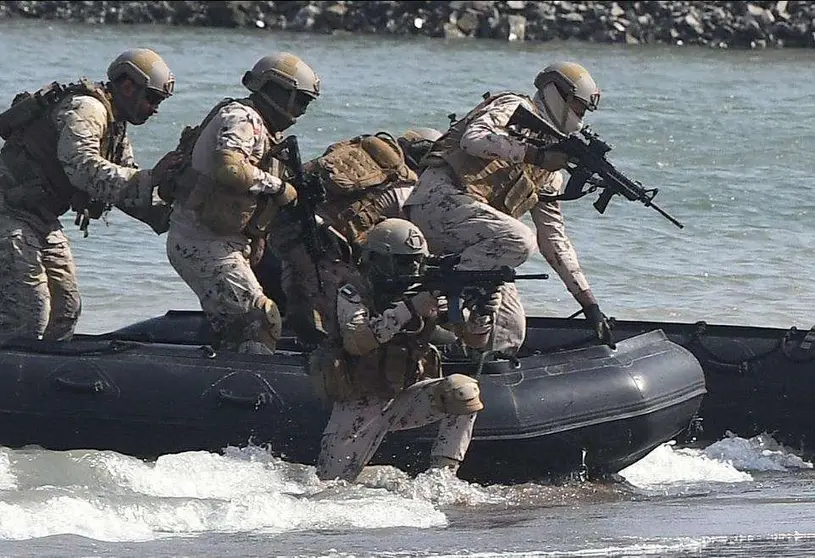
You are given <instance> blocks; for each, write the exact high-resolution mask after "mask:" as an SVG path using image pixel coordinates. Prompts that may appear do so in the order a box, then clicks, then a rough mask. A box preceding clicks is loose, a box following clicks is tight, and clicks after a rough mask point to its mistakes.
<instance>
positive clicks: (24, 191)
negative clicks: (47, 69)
mask: <svg viewBox="0 0 815 558" xmlns="http://www.w3.org/2000/svg"><path fill="white" fill-rule="evenodd" d="M77 95H88V96H91V97H93V98H95V99H97V100H98V101H99V102H101V103H102V105H104V107H105V110H106V112H107V120H108V122H107V137H106V138H105V139H104V141H103V142H102V144H101V145H100V146H99V147H100V152H101V156H102V157H103V158H105V159H107V160H108V161H110V162H112V163H115V164H121V162H122V160H123V157H124V139H125V135H126V124H125V123H120V122H116V121H115V120H114V114H113V106H112V99H111V96H110V93H109V92H108V91H107V90H106V89H105V87H104V85H103V84H101V83H96V84H92V83H90V82H89V81H87V80H86V79H84V78H83V79H82V80H80V82H79V83H70V84H68V85H62V84H60V83H58V82H53V83H51V84H50V85H47V86H45V87H43V88H42V89H40V90H39V91H37V92H35V93H34V94H30V93H28V92H23V93H20V94H18V95H17V96H16V97H15V98H14V101H13V103H12V106H11V107H10V108H9V109H8V110H7V111H5V112H3V113H2V114H0V133H2V137H4V138H5V139H6V143H5V145H4V146H3V148H2V150H0V157H2V158H3V162H4V163H5V165H6V167H7V168H8V169H9V171H11V174H12V175H13V176H14V178H15V179H16V182H17V185H16V186H15V187H12V188H10V189H8V190H7V191H6V192H5V197H6V203H8V204H9V205H10V206H11V207H13V208H15V209H23V210H26V211H31V212H33V213H38V214H43V213H44V214H45V215H44V216H46V217H51V216H53V217H59V216H60V215H62V214H64V213H66V212H67V211H68V210H69V209H74V210H75V211H77V212H79V213H80V214H84V217H85V219H87V218H93V219H98V218H99V217H100V216H101V215H102V213H103V211H104V210H105V209H107V208H109V205H108V204H106V203H102V202H98V201H95V200H91V199H90V196H89V195H88V194H87V193H86V192H84V191H82V190H79V189H78V188H75V187H74V186H73V185H72V184H71V182H70V180H69V179H68V177H67V176H66V174H65V171H64V170H63V168H62V163H60V162H59V160H58V159H57V141H58V139H59V137H58V133H57V130H56V127H55V126H54V124H53V123H52V122H51V113H52V109H53V108H54V107H55V106H57V105H58V104H59V103H60V102H62V101H63V100H64V99H66V98H67V97H69V96H77ZM31 177H41V178H44V180H42V179H40V180H33V181H32V180H31V179H30V178H31ZM77 220H79V217H77Z"/></svg>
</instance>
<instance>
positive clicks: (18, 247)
mask: <svg viewBox="0 0 815 558" xmlns="http://www.w3.org/2000/svg"><path fill="white" fill-rule="evenodd" d="M42 241H43V240H42V239H41V238H40V235H38V234H37V233H36V232H34V230H32V229H31V227H29V226H28V225H27V224H26V223H24V222H22V221H20V220H18V219H15V218H14V217H11V216H9V215H6V214H4V213H2V212H0V269H1V270H2V272H0V336H3V337H16V336H20V337H28V338H32V339H37V338H40V337H41V336H42V334H43V333H44V332H45V328H46V326H47V324H48V314H49V311H50V302H51V297H50V294H49V292H48V277H47V276H46V274H45V268H44V267H43V265H42V261H41V257H40V254H41V248H42Z"/></svg>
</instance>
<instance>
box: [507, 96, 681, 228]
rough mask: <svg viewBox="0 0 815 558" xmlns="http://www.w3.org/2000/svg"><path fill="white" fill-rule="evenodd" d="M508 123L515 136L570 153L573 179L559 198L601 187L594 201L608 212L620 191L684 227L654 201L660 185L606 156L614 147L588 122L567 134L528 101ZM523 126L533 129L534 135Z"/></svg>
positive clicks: (564, 198) (565, 198) (574, 195)
mask: <svg viewBox="0 0 815 558" xmlns="http://www.w3.org/2000/svg"><path fill="white" fill-rule="evenodd" d="M507 127H508V128H509V129H510V132H511V133H512V134H513V135H514V136H516V137H520V138H522V139H523V140H524V141H526V142H527V143H531V144H532V145H535V146H537V147H549V148H551V149H552V150H554V151H562V152H564V153H566V155H568V157H569V164H568V170H569V175H570V176H569V182H567V183H566V188H565V190H564V192H563V194H560V195H558V196H556V197H555V199H561V200H576V199H578V198H582V197H583V196H585V195H586V194H589V193H591V192H594V191H595V190H597V189H598V188H600V189H601V190H602V192H601V193H600V197H598V198H597V200H596V201H595V202H594V204H593V205H594V208H595V209H596V210H597V211H598V212H599V213H604V212H605V211H606V208H607V207H608V203H609V202H610V201H611V198H612V197H613V196H614V195H615V194H619V195H621V196H623V197H625V198H626V199H628V200H631V201H639V202H642V203H643V204H645V207H653V208H654V209H655V210H657V212H659V214H660V215H662V216H663V217H665V218H666V219H668V220H669V221H670V222H671V223H673V224H674V225H676V226H677V227H679V228H680V229H682V228H684V225H683V224H682V223H680V222H679V221H678V220H676V219H675V218H674V217H672V216H671V215H669V214H668V213H667V212H666V211H664V210H663V209H661V208H660V207H658V206H657V205H656V204H655V203H654V201H653V200H654V197H656V195H657V193H658V192H659V189H658V188H643V187H642V184H641V183H639V182H637V181H634V180H631V179H630V178H628V177H627V176H625V175H624V174H623V173H621V172H620V171H618V170H617V168H616V167H615V166H614V165H612V164H611V163H610V162H609V161H608V159H606V153H608V152H609V151H611V149H612V147H611V145H609V144H608V143H606V142H605V141H603V140H602V139H601V138H600V136H598V135H597V134H596V133H595V132H593V131H592V130H591V129H590V128H589V127H588V126H585V127H584V128H583V129H582V130H580V131H579V132H574V133H572V134H569V135H566V134H564V133H563V132H561V131H560V130H558V129H557V128H555V127H554V126H553V125H552V124H550V123H549V122H547V121H546V120H544V119H543V118H541V117H539V116H538V115H537V114H535V113H533V112H532V111H530V110H529V109H527V108H526V107H525V106H524V105H518V108H517V109H515V112H514V113H513V114H512V117H510V119H509V122H507ZM523 130H527V131H528V132H531V135H530V134H529V133H524V132H523ZM540 136H553V137H555V138H557V140H558V141H556V142H548V141H545V140H543V139H541V138H540ZM586 184H588V185H589V186H588V188H586V187H585V186H586Z"/></svg>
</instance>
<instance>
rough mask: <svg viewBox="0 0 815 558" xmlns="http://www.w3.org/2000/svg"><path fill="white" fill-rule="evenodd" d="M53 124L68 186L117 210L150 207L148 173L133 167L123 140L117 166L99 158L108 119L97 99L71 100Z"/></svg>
mask: <svg viewBox="0 0 815 558" xmlns="http://www.w3.org/2000/svg"><path fill="white" fill-rule="evenodd" d="M54 121H55V124H56V127H57V130H58V132H59V140H58V141H57V159H59V161H60V162H61V163H62V168H63V170H64V171H65V174H66V175H67V176H68V179H69V180H70V181H71V184H73V185H74V186H75V187H76V188H78V189H79V190H82V191H83V192H87V193H88V194H89V195H90V197H91V198H92V199H95V200H99V201H103V202H108V203H112V204H115V205H118V206H121V207H145V206H149V205H150V204H151V201H152V194H153V188H152V184H151V181H150V170H148V169H142V170H140V169H138V168H136V163H135V160H134V158H133V148H132V145H131V143H130V141H129V140H128V139H127V138H125V139H124V140H123V141H124V142H125V143H124V148H123V156H122V160H121V161H120V162H119V163H116V162H112V161H108V160H107V159H105V158H104V157H102V155H101V153H100V145H101V143H102V141H104V138H105V137H106V135H107V133H108V131H107V128H108V120H107V111H106V110H105V107H104V105H103V104H102V103H101V102H100V101H99V100H98V99H95V98H93V97H90V96H86V95H82V96H77V97H73V98H72V99H70V100H69V101H67V103H66V104H65V105H64V106H62V107H61V108H60V109H59V110H57V111H56V112H55V116H54ZM114 125H120V126H124V124H121V123H119V124H114Z"/></svg>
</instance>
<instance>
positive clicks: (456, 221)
mask: <svg viewBox="0 0 815 558" xmlns="http://www.w3.org/2000/svg"><path fill="white" fill-rule="evenodd" d="M520 103H525V105H526V107H527V108H529V109H530V110H532V111H534V112H536V113H537V112H538V111H537V109H536V108H535V106H534V105H533V103H532V102H531V100H529V99H528V98H526V97H522V96H520V95H515V94H503V95H499V96H497V97H496V98H493V100H492V101H491V102H486V104H485V105H484V106H480V107H477V108H476V109H474V110H473V111H472V112H471V113H470V114H469V115H468V117H471V120H470V121H469V122H468V123H466V127H465V128H464V130H463V134H462V137H461V140H460V142H459V145H458V146H456V147H457V148H459V149H460V150H462V151H463V152H465V153H466V154H467V155H470V156H474V157H476V158H480V159H481V160H483V161H485V162H487V161H495V160H503V161H506V162H508V163H509V164H510V165H512V164H517V165H521V164H522V163H523V161H524V157H525V155H526V152H527V146H526V145H525V144H524V143H523V142H522V141H521V140H518V139H516V138H513V137H510V136H509V135H507V134H506V132H505V131H504V130H502V126H503V125H505V124H506V122H507V121H508V120H509V118H510V116H511V115H512V113H513V112H514V111H515V109H516V107H517V106H518V105H519V104H520ZM468 117H465V119H466V118H468ZM465 119H462V120H465ZM449 133H450V132H448V134H449ZM448 134H445V136H447V135H448ZM443 141H444V138H442V139H441V140H439V142H437V145H439V144H441V143H442V142H443ZM428 159H429V160H430V161H431V162H430V167H429V168H427V169H426V170H425V171H424V172H423V173H422V174H421V176H420V177H419V182H418V184H417V185H416V187H415V188H414V190H413V193H412V194H411V196H410V197H409V198H408V200H407V202H406V203H405V210H406V212H407V213H408V216H409V218H410V220H411V221H412V222H413V223H415V224H416V225H417V226H418V227H419V228H420V229H421V230H422V232H423V233H424V235H425V237H426V239H427V242H428V246H429V248H430V251H431V252H432V253H436V254H447V253H456V254H461V263H460V265H459V269H482V270H485V269H496V268H498V267H499V266H502V265H508V266H510V267H513V268H514V267H517V266H519V265H521V264H522V263H524V262H525V261H526V260H527V259H529V257H530V255H531V254H532V253H533V251H534V250H535V244H536V240H537V246H538V247H539V249H540V251H541V253H542V254H543V256H544V257H545V258H546V261H547V262H549V264H550V265H551V266H552V268H553V269H554V270H555V271H556V272H557V274H558V275H559V276H560V278H561V279H562V281H563V282H564V284H565V285H566V287H567V288H568V290H569V292H571V293H572V294H573V295H574V296H578V295H579V294H580V293H582V292H586V291H589V284H588V281H587V279H586V277H585V275H584V274H583V272H582V270H581V268H580V265H579V263H578V259H577V254H576V253H575V250H574V248H573V246H572V243H571V241H570V240H569V237H568V236H567V235H566V230H565V227H564V223H563V215H562V214H561V211H560V206H559V202H557V201H552V200H547V199H545V198H544V197H540V198H537V197H531V198H529V199H530V200H531V203H530V204H529V205H530V207H528V210H529V211H530V212H531V216H532V221H533V223H534V224H535V228H536V230H537V239H536V236H535V234H534V233H533V232H532V231H531V230H530V229H529V227H527V226H526V225H524V224H523V223H521V222H520V220H519V217H520V214H518V215H515V216H513V215H511V214H509V212H508V211H507V210H506V209H503V208H496V207H494V206H493V205H491V204H490V203H486V201H479V199H478V196H474V195H473V194H472V193H470V192H468V191H466V185H461V184H460V183H459V181H458V178H457V177H456V175H455V173H454V172H453V170H452V169H451V167H450V166H449V165H448V164H445V162H444V161H441V160H438V159H435V160H434V159H433V157H432V154H431V157H429V158H428ZM541 177H542V178H541V179H540V180H539V181H538V184H537V192H536V193H534V194H535V196H537V194H544V195H545V194H549V195H554V194H558V193H560V191H561V188H562V185H563V177H562V175H561V173H560V172H554V173H546V174H542V175H541ZM535 200H537V201H536V202H535ZM523 209H524V212H525V211H526V210H527V208H525V207H523ZM502 295H503V302H502V304H501V308H500V310H499V311H498V315H497V317H496V328H497V329H496V334H495V346H494V348H495V350H497V351H502V352H505V353H510V354H514V353H515V352H516V351H517V350H518V349H519V348H520V346H521V345H522V344H523V341H524V338H525V335H526V318H525V315H524V310H523V306H522V305H521V301H520V298H519V296H518V292H517V290H516V288H515V285H514V284H511V283H508V284H506V285H504V286H503V287H502Z"/></svg>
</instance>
